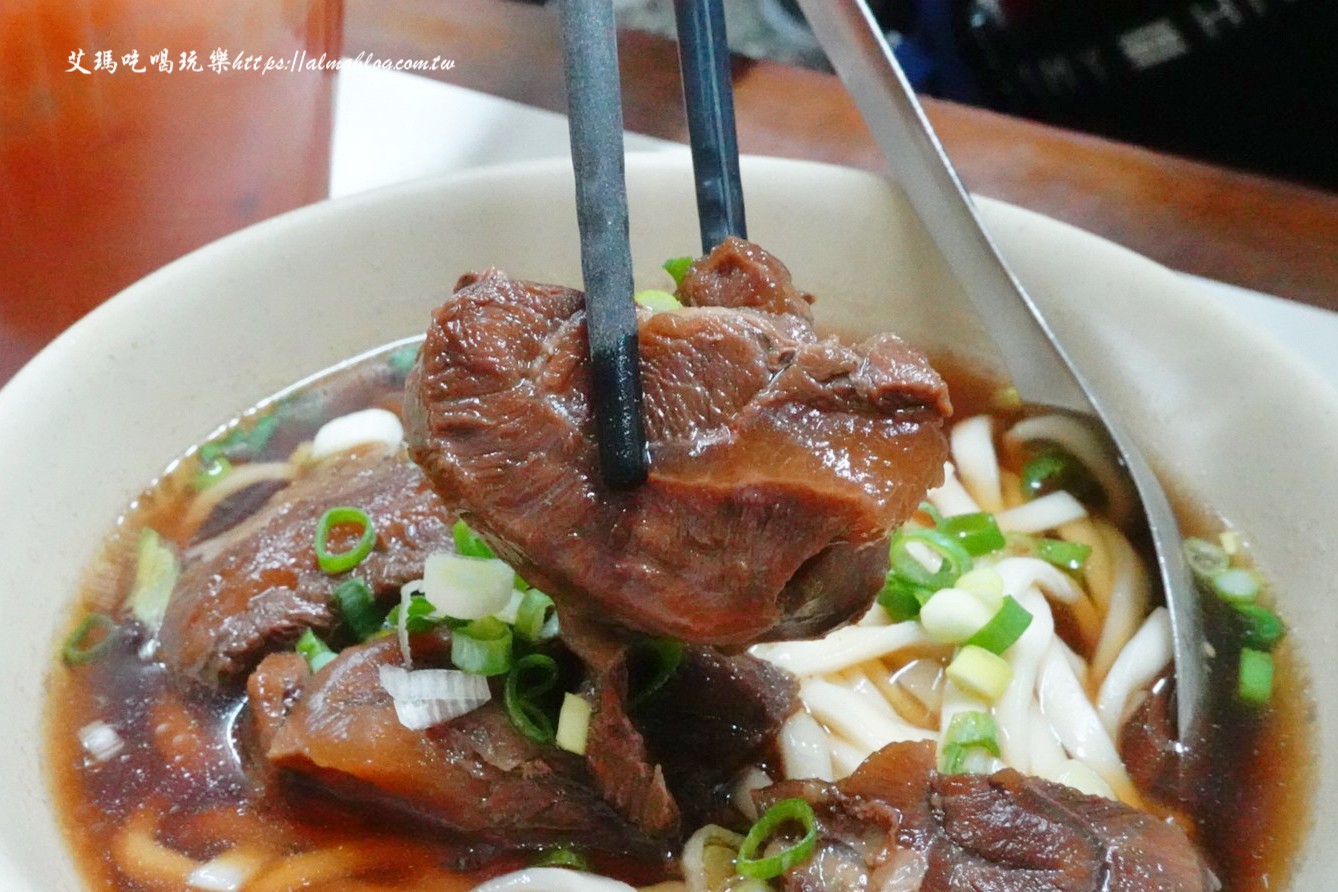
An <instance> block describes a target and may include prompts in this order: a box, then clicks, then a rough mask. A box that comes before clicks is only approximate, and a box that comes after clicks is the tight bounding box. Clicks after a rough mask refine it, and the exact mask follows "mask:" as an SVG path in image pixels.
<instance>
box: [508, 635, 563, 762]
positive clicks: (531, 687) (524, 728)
mask: <svg viewBox="0 0 1338 892" xmlns="http://www.w3.org/2000/svg"><path fill="white" fill-rule="evenodd" d="M557 681H558V666H557V662H556V661H555V660H554V659H553V658H552V657H549V656H545V655H544V654H527V655H526V656H523V657H521V658H520V659H519V660H516V663H515V665H514V666H512V667H511V670H510V671H509V672H508V673H507V675H506V684H505V685H503V687H502V698H503V702H504V703H505V705H506V714H507V716H508V717H509V718H510V719H511V724H513V725H515V726H516V730H517V731H519V732H520V733H521V734H523V735H525V736H526V737H528V738H529V739H530V740H533V741H534V742H535V743H552V742H553V738H554V735H555V733H556V732H555V731H554V729H553V720H552V719H550V718H549V717H548V714H547V713H545V712H544V710H543V707H542V706H541V705H540V704H539V702H538V701H539V698H541V697H542V696H543V695H544V694H547V693H548V692H549V691H551V690H552V689H553V686H554V685H556V684H557Z"/></svg>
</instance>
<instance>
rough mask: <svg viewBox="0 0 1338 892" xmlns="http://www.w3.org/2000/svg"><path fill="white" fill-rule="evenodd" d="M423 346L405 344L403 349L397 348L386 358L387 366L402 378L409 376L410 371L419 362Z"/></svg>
mask: <svg viewBox="0 0 1338 892" xmlns="http://www.w3.org/2000/svg"><path fill="white" fill-rule="evenodd" d="M421 348H422V344H405V345H404V346H403V347H397V348H395V349H394V350H392V351H391V353H390V355H389V356H387V357H386V365H388V366H390V370H391V371H392V372H394V373H395V374H396V375H398V376H400V377H401V378H402V377H404V376H405V375H407V374H409V369H411V368H413V364H414V363H415V362H416V361H417V360H418V351H419V349H421Z"/></svg>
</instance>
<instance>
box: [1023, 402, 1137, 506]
mask: <svg viewBox="0 0 1338 892" xmlns="http://www.w3.org/2000/svg"><path fill="white" fill-rule="evenodd" d="M1032 440H1052V441H1054V442H1056V443H1058V444H1060V445H1061V446H1063V447H1064V448H1065V449H1067V450H1068V451H1069V452H1071V453H1072V454H1073V456H1074V458H1076V459H1078V461H1080V462H1082V463H1083V465H1084V466H1085V467H1086V468H1087V470H1089V471H1091V472H1092V476H1093V477H1095V478H1096V482H1097V483H1099V484H1101V488H1102V490H1104V491H1105V493H1106V497H1107V501H1108V503H1109V506H1110V509H1109V513H1110V516H1111V517H1113V518H1114V519H1115V521H1116V523H1123V522H1125V521H1126V520H1128V518H1129V511H1130V510H1131V506H1132V504H1133V500H1132V497H1131V495H1130V492H1129V483H1128V476H1127V475H1126V474H1125V473H1124V472H1123V471H1121V469H1120V468H1119V466H1118V465H1116V464H1115V462H1114V460H1113V458H1112V456H1111V454H1110V451H1109V450H1108V449H1106V448H1104V447H1103V446H1102V444H1101V443H1100V442H1099V441H1098V440H1097V439H1096V437H1095V435H1093V433H1092V431H1091V430H1090V429H1089V428H1088V427H1087V426H1086V425H1085V424H1084V423H1083V422H1081V421H1079V420H1078V419H1076V418H1071V417H1069V416H1067V415H1038V416H1036V417H1035V418H1026V419H1023V420H1022V421H1019V422H1018V423H1017V424H1015V425H1013V428H1012V430H1010V431H1009V432H1008V433H1007V434H1005V435H1004V442H1005V443H1009V444H1011V446H1012V447H1013V448H1018V447H1019V445H1020V444H1021V443H1025V442H1028V441H1032Z"/></svg>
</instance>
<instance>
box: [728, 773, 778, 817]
mask: <svg viewBox="0 0 1338 892" xmlns="http://www.w3.org/2000/svg"><path fill="white" fill-rule="evenodd" d="M769 786H771V777H770V775H768V774H767V773H766V772H765V771H763V770H762V769H761V768H758V767H757V766H756V765H749V766H748V767H747V768H745V769H743V771H741V772H740V773H739V776H738V777H736V778H735V779H734V786H733V788H732V789H731V790H730V791H729V802H730V804H731V805H733V806H734V808H735V810H736V811H738V813H739V814H741V815H743V816H744V817H745V818H747V819H748V820H749V821H756V820H757V817H758V815H757V803H756V802H754V801H753V791H754V790H761V789H762V788H764V787H769Z"/></svg>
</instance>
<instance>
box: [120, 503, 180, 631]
mask: <svg viewBox="0 0 1338 892" xmlns="http://www.w3.org/2000/svg"><path fill="white" fill-rule="evenodd" d="M180 575H181V564H180V562H179V561H178V560H177V553H176V552H175V551H174V550H173V549H172V546H171V545H170V544H169V543H168V542H167V540H166V539H164V538H163V537H162V536H160V535H158V533H157V532H156V531H155V530H153V529H151V528H149V527H145V528H144V529H142V530H140V533H139V547H138V548H137V549H136V551H135V581H134V582H133V583H131V586H130V594H129V595H128V596H127V597H126V603H128V604H129V605H130V612H131V613H133V614H134V615H135V616H136V617H137V618H138V619H139V621H140V622H142V623H143V624H144V625H145V626H146V627H147V628H148V629H149V630H150V631H153V632H156V631H158V627H159V626H161V625H162V624H163V615H164V614H166V613H167V602H168V601H169V600H171V598H172V590H173V589H174V588H176V584H177V577H178V576H180Z"/></svg>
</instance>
